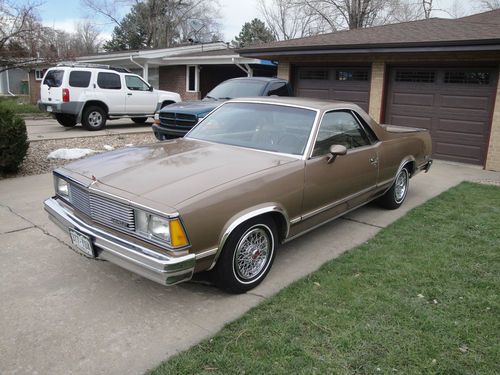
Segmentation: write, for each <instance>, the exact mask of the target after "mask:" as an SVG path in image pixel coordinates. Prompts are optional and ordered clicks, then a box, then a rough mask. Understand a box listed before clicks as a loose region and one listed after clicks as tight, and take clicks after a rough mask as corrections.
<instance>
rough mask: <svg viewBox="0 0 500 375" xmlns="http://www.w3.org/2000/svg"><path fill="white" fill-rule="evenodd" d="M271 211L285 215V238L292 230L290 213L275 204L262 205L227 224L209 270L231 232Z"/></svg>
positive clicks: (215, 261)
mask: <svg viewBox="0 0 500 375" xmlns="http://www.w3.org/2000/svg"><path fill="white" fill-rule="evenodd" d="M270 212H277V213H279V214H281V215H282V216H283V218H284V219H285V222H286V232H285V236H284V238H287V237H288V233H289V232H290V220H289V219H288V214H287V213H286V211H285V210H284V209H283V208H281V207H279V206H276V205H275V206H267V207H262V208H258V209H256V210H253V211H250V212H247V213H246V214H243V215H241V216H239V217H238V218H236V219H235V220H234V221H232V222H231V224H229V226H227V224H228V223H226V226H227V229H226V230H225V231H224V233H223V234H222V236H221V237H220V240H219V246H218V248H217V252H216V254H215V258H214V260H213V262H212V264H211V265H210V267H209V268H208V269H207V271H210V270H211V269H212V268H214V266H215V264H216V263H217V260H218V259H219V256H220V254H221V252H222V250H223V248H224V245H225V243H226V241H227V239H228V238H229V236H230V235H231V233H232V232H233V230H235V229H236V228H237V227H238V226H239V225H240V224H243V223H244V222H245V221H247V220H250V219H252V218H254V217H256V216H260V215H263V214H266V213H270Z"/></svg>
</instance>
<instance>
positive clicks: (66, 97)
mask: <svg viewBox="0 0 500 375" xmlns="http://www.w3.org/2000/svg"><path fill="white" fill-rule="evenodd" d="M62 100H63V102H69V89H62Z"/></svg>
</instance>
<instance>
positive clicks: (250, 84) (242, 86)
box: [205, 80, 267, 99]
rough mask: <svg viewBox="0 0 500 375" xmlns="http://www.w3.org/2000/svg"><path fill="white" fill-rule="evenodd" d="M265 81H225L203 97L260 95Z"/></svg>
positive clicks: (221, 97)
mask: <svg viewBox="0 0 500 375" xmlns="http://www.w3.org/2000/svg"><path fill="white" fill-rule="evenodd" d="M266 84H267V82H265V81H250V80H234V81H226V82H223V83H221V84H220V85H218V86H217V87H215V88H214V89H213V90H212V91H210V92H209V93H208V94H207V95H206V96H205V97H206V98H212V99H213V98H215V99H233V98H242V97H247V96H261V95H262V91H263V90H264V87H265V86H266Z"/></svg>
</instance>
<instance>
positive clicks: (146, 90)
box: [125, 74, 158, 115]
mask: <svg viewBox="0 0 500 375" xmlns="http://www.w3.org/2000/svg"><path fill="white" fill-rule="evenodd" d="M125 86H126V90H127V99H126V109H127V114H150V115H152V114H153V113H154V112H155V111H156V104H157V102H158V99H157V96H156V93H155V92H154V91H152V90H151V89H150V86H149V85H148V84H147V83H146V82H144V81H143V80H142V79H141V78H140V77H138V76H134V75H128V74H126V75H125Z"/></svg>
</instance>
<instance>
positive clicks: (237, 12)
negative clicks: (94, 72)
mask: <svg viewBox="0 0 500 375" xmlns="http://www.w3.org/2000/svg"><path fill="white" fill-rule="evenodd" d="M217 1H218V2H219V4H220V6H221V19H220V20H219V22H220V23H221V25H222V32H223V34H224V41H227V42H229V41H231V40H232V39H234V37H235V36H236V35H238V34H239V32H240V30H241V27H242V26H243V24H244V23H245V22H249V21H251V20H252V19H254V18H256V17H257V18H259V11H258V6H257V4H258V2H257V0H217ZM434 1H435V3H436V8H443V9H450V7H452V5H453V4H454V3H455V2H456V3H457V4H458V5H459V7H461V8H462V9H463V10H464V11H470V10H471V8H472V7H471V4H472V3H473V1H470V0H469V1H468V0H434ZM123 9H124V12H123V13H124V14H125V13H126V9H127V8H126V7H124V8H123ZM38 11H39V14H40V17H41V18H42V21H43V23H44V24H45V25H46V26H51V27H55V28H58V29H61V30H65V31H69V32H71V31H74V29H75V25H76V24H77V23H78V22H79V21H81V20H82V19H85V18H86V17H87V18H90V19H92V20H96V22H97V23H98V25H99V28H100V29H101V32H102V37H103V38H104V39H109V38H110V36H111V33H112V31H113V26H114V25H112V24H110V23H107V22H106V20H104V19H101V18H99V17H97V16H96V15H95V14H92V13H90V12H89V10H88V9H87V8H85V7H84V6H83V5H81V3H80V0H45V1H44V2H42V5H41V6H40V7H39V8H38ZM433 16H435V17H449V16H447V15H446V14H445V13H443V12H436V13H434V14H433Z"/></svg>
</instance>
